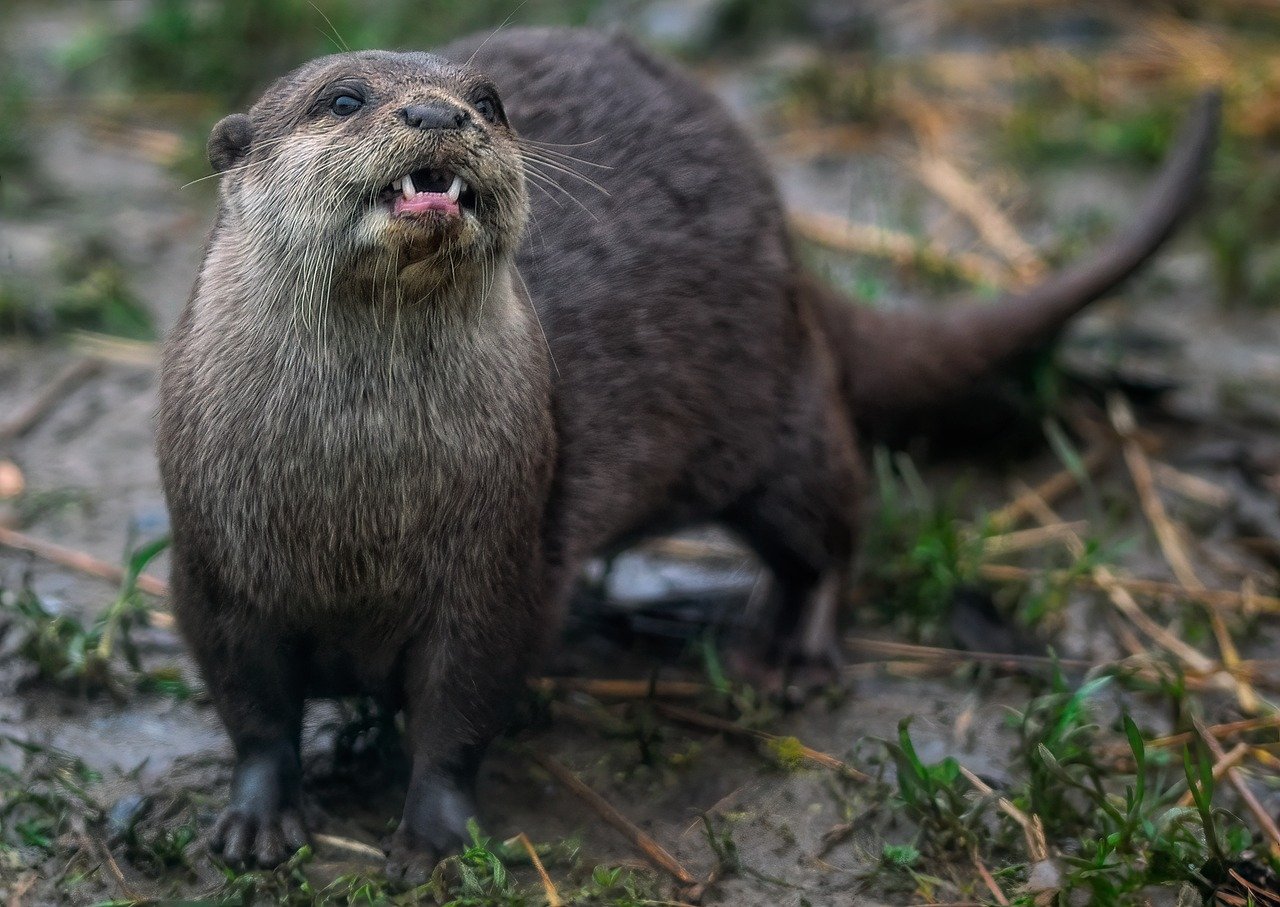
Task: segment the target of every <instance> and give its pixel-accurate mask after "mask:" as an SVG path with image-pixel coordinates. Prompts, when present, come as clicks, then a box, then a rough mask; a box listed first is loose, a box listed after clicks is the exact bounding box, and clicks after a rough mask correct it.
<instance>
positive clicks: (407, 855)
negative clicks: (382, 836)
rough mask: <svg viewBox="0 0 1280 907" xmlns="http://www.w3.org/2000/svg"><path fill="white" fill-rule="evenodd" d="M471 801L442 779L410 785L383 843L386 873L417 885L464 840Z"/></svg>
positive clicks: (469, 817)
mask: <svg viewBox="0 0 1280 907" xmlns="http://www.w3.org/2000/svg"><path fill="white" fill-rule="evenodd" d="M475 814H476V809H475V802H474V801H473V800H472V799H471V797H469V796H468V795H467V794H465V793H464V792H463V791H461V790H460V789H458V788H457V787H456V786H454V785H453V784H452V783H451V782H449V781H446V780H443V779H441V780H437V781H434V782H431V783H429V784H423V785H414V788H413V789H411V790H410V794H409V800H408V802H407V803H406V804H405V810H404V819H403V820H401V822H400V827H399V828H397V829H396V831H395V834H394V835H392V836H391V840H390V842H388V845H387V875H388V876H390V877H391V878H394V879H403V880H404V881H405V882H406V883H408V884H410V885H421V884H422V883H424V882H426V881H427V880H428V879H429V878H430V877H431V873H432V871H433V870H434V869H435V867H436V864H437V863H439V862H440V860H442V859H443V858H444V857H447V856H449V855H450V854H453V853H457V852H458V851H459V850H461V849H462V847H463V846H464V845H465V844H466V843H467V840H468V837H469V836H468V833H467V822H468V820H470V819H472V818H473V817H474V816H475Z"/></svg>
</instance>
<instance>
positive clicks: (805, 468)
mask: <svg viewBox="0 0 1280 907" xmlns="http://www.w3.org/2000/svg"><path fill="white" fill-rule="evenodd" d="M809 403H810V405H809V406H808V407H803V406H800V407H797V408H796V409H795V410H793V412H792V414H791V418H790V420H789V424H788V425H787V426H786V427H785V429H784V430H783V431H781V432H779V434H778V436H777V438H776V442H775V444H776V446H775V452H774V457H773V468H772V469H771V470H768V471H767V474H766V475H767V477H766V478H765V479H764V480H763V481H762V482H761V483H760V484H759V485H758V486H757V487H756V488H754V489H753V490H752V491H751V492H750V493H748V494H746V495H744V496H743V497H742V498H741V499H739V501H738V502H737V503H736V504H735V505H734V506H733V507H731V508H730V509H729V511H728V512H727V513H726V515H725V516H726V522H727V523H728V524H729V525H730V527H731V528H733V529H735V530H737V531H738V532H739V533H740V534H741V535H742V536H743V537H744V538H745V539H746V541H747V543H748V544H749V545H750V546H751V547H752V548H753V549H754V550H755V551H756V553H757V554H758V555H759V556H760V558H761V560H763V561H764V564H765V566H766V567H767V568H768V570H769V574H770V575H769V578H768V580H767V581H768V582H769V594H768V595H767V597H766V607H765V608H763V609H761V610H762V612H763V613H762V616H761V618H760V619H757V620H755V621H753V622H752V623H751V624H749V625H748V626H747V627H746V628H745V633H744V634H743V635H744V636H745V638H743V639H741V640H740V641H739V643H738V644H737V645H735V651H734V653H733V658H734V663H736V664H737V665H738V666H739V667H740V668H741V669H743V673H745V675H746V676H747V677H748V678H749V679H753V680H755V681H757V682H760V683H762V684H763V685H764V686H766V687H767V688H770V689H772V690H774V691H775V692H781V691H782V690H791V689H800V690H802V691H808V690H812V689H813V688H814V687H820V686H826V685H828V684H830V683H833V682H835V681H836V680H838V677H839V668H840V664H841V656H840V649H839V642H838V638H837V632H836V618H837V616H838V612H839V599H840V594H841V592H842V590H843V587H844V584H845V578H846V577H847V574H848V569H849V566H850V562H851V559H852V555H853V545H854V539H855V537H856V534H857V516H858V505H859V493H860V491H861V468H860V462H859V459H858V454H857V449H856V447H855V446H854V441H853V437H852V431H851V430H850V428H849V426H848V423H847V421H846V418H845V415H844V413H843V412H842V411H841V410H840V409H839V408H838V407H837V406H836V405H835V396H834V394H829V395H818V394H814V395H813V396H812V397H811V398H810V401H809Z"/></svg>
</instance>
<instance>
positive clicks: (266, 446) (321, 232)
mask: <svg viewBox="0 0 1280 907" xmlns="http://www.w3.org/2000/svg"><path fill="white" fill-rule="evenodd" d="M499 85H501V86H502V88H503V92H502V94H501V95H499V92H498V88H497V86H499ZM1218 106H1219V102H1218V99H1217V97H1216V96H1215V95H1213V94H1207V95H1205V96H1203V97H1202V98H1201V99H1200V100H1199V101H1198V102H1197V103H1196V106H1195V108H1194V110H1193V112H1192V114H1191V116H1190V117H1189V120H1188V124H1187V125H1186V127H1185V128H1184V131H1183V133H1182V135H1181V137H1180V139H1179V140H1178V141H1177V143H1176V145H1175V149H1174V151H1173V152H1172V153H1171V155H1170V158H1169V160H1168V162H1167V163H1166V164H1165V165H1164V168H1163V170H1162V172H1161V174H1160V175H1159V176H1158V177H1157V179H1156V182H1155V184H1154V186H1153V188H1152V189H1151V190H1150V194H1149V196H1148V198H1147V201H1146V203H1145V205H1144V207H1143V208H1142V209H1141V212H1140V213H1139V215H1138V217H1137V219H1136V221H1135V224H1134V225H1133V226H1132V227H1130V228H1128V229H1127V230H1126V231H1124V232H1122V233H1121V234H1120V235H1119V236H1117V237H1116V238H1114V239H1112V240H1111V241H1110V242H1109V243H1108V244H1107V245H1106V246H1105V247H1104V249H1103V250H1102V251H1101V252H1100V253H1098V254H1097V255H1095V257H1094V258H1092V259H1091V260H1088V261H1086V262H1085V263H1084V264H1082V265H1077V266H1075V267H1072V268H1070V269H1068V270H1066V271H1064V272H1062V273H1060V274H1057V275H1054V276H1052V277H1050V278H1049V279H1047V280H1046V281H1045V282H1044V283H1042V284H1040V285H1038V286H1036V287H1034V288H1032V289H1030V290H1027V291H1024V292H1021V293H1017V294H1012V295H1009V296H1007V297H1005V298H1003V299H1000V300H997V301H995V302H992V303H987V304H974V305H969V306H959V307H954V308H951V309H949V310H948V311H947V312H946V313H945V314H942V315H937V314H933V313H930V314H927V315H926V314H923V313H896V314H882V313H877V312H873V311H871V310H868V309H864V308H858V307H855V306H852V305H851V304H849V303H848V302H847V301H846V300H845V299H843V298H842V297H841V296H840V295H839V294H838V293H836V292H835V291H834V290H833V289H831V288H829V287H827V286H825V285H823V284H822V283H820V282H819V281H818V280H816V279H814V278H813V277H811V276H809V275H808V274H806V273H805V272H804V270H803V268H802V267H801V265H800V263H799V261H798V258H797V254H796V252H795V249H794V247H793V241H792V238H791V236H790V234H789V232H788V229H787V225H786V219H785V216H784V209H783V205H782V201H781V199H780V197H779V195H778V192H777V189H776V188H775V186H774V183H773V181H772V180H771V178H770V176H769V173H768V171H767V168H766V166H765V164H764V161H763V159H762V157H761V155H760V154H759V153H758V152H757V150H756V149H755V147H754V146H753V144H752V142H751V141H749V140H748V139H747V138H746V136H745V134H744V133H743V132H742V130H741V129H740V128H739V127H738V126H737V125H736V124H735V123H734V121H733V119H732V118H731V116H730V114H729V113H728V112H727V111H726V109H725V108H724V107H723V106H722V105H721V104H720V103H719V102H718V101H717V100H716V98H715V97H714V96H713V95H712V94H711V93H710V92H708V91H707V90H705V89H703V88H701V87H700V86H699V85H698V84H697V83H696V82H695V81H694V80H693V79H692V78H691V77H690V76H689V75H687V74H686V73H684V72H683V71H681V70H680V69H679V68H678V67H676V66H675V65H673V64H671V63H668V62H665V61H663V60H661V59H659V58H657V57H655V56H653V55H651V54H650V53H648V52H647V51H645V50H644V49H642V48H641V47H640V46H638V45H637V44H636V43H634V42H633V41H632V40H630V39H629V38H627V37H625V36H622V35H617V34H601V33H598V32H593V31H586V30H581V31H580V30H542V29H531V30H518V29H513V30H509V31H500V32H498V33H496V34H493V35H489V36H486V37H480V36H477V37H475V38H472V39H467V40H463V41H461V42H459V43H456V44H454V45H451V46H449V47H447V48H445V49H443V50H442V51H440V52H439V53H438V54H426V53H391V52H377V51H375V52H359V53H347V54H340V55H335V56H330V57H325V58H322V59H319V60H316V61H313V62H311V63H309V64H306V65H304V66H303V67H301V68H300V69H298V70H296V71H294V72H293V73H291V74H289V75H287V76H285V77H284V78H282V79H280V80H279V81H277V82H276V83H275V84H274V85H272V86H271V87H270V88H269V89H268V90H267V91H266V93H265V94H264V95H263V97H262V99H261V100H259V101H258V103H257V104H255V105H254V107H253V108H252V109H251V110H250V111H249V112H248V113H247V114H233V115H231V116H229V117H227V118H226V119H224V120H222V121H221V122H220V123H219V124H218V125H217V126H215V127H214V129H213V133H212V135H211V137H210V141H209V157H210V161H211V163H212V164H213V166H214V168H215V169H216V170H218V171H220V172H221V174H222V178H221V185H220V189H219V205H218V213H217V218H216V221H215V225H214V227H213V230H212V232H211V234H210V238H209V240H208V246H207V251H206V255H205V259H204V263H203V265H202V267H201V269H200V272H199V276H198V278H197V281H196V284H195V287H194V289H193V291H192V294H191V298H190V301H189V303H188V305H187V307H186V309H185V311H184V312H183V314H182V316H181V319H180V320H179V322H178V324H177V325H176V327H175V328H174V330H173V331H172V333H171V335H170V337H169V338H168V341H167V344H166V349H165V355H164V363H163V370H162V382H161V403H160V409H159V417H158V432H157V434H158V451H159V455H160V464H161V470H162V476H163V480H164V486H165V492H166V496H167V499H168V503H169V507H170V511H171V516H172V527H173V563H172V570H173V596H174V605H175V610H176V613H177V617H178V621H179V625H180V627H181V629H182V631H183V634H184V636H185V637H186V639H187V641H188V643H189V646H190V648H191V650H192V651H193V653H194V656H195V658H196V661H197V663H198V666H199V668H200V670H201V672H202V674H203V676H204V679H205V682H206V684H207V687H208V690H209V692H210V695H211V696H212V698H213V701H214V703H215V704H216V707H217V709H218V712H219V714H220V717H221V718H222V720H223V722H224V724H225V725H226V728H227V731H228V733H229V735H230V737H231V740H232V742H233V745H234V749H235V754H236V768H235V773H234V777H233V781H232V789H231V795H230V801H229V804H228V806H227V807H226V809H225V811H224V812H223V813H222V814H221V816H220V818H219V820H218V823H217V826H216V828H215V829H214V834H213V844H214V846H215V847H216V848H219V849H221V851H222V852H223V853H224V855H225V857H226V858H227V859H228V860H229V861H232V862H236V863H241V862H257V863H259V864H261V865H273V864H275V863H278V862H279V861H280V860H282V859H283V858H284V857H285V856H287V854H288V853H289V852H290V851H291V850H292V849H294V848H296V847H298V846H300V845H301V844H303V843H304V842H305V840H306V829H305V827H304V823H303V820H302V816H301V811H300V797H301V791H300V773H301V770H300V761H299V731H300V727H301V721H302V712H303V705H304V701H305V700H306V698H307V697H311V696H334V695H342V694H348V693H367V694H372V695H375V696H378V697H381V698H382V699H383V700H384V701H385V702H387V703H388V705H389V706H390V707H392V708H400V709H403V711H404V714H405V730H406V741H407V745H408V748H409V750H410V755H411V759H412V770H411V777H410V781H409V787H408V793H407V796H406V802H405V807H404V813H403V818H402V820H401V822H400V824H399V826H398V828H397V830H396V832H395V834H394V835H393V837H392V840H391V841H390V844H389V853H390V858H391V863H390V864H389V865H390V868H391V869H392V870H393V871H395V872H403V873H411V874H415V875H419V876H420V875H421V874H422V873H424V872H428V871H429V870H430V868H431V865H432V864H433V863H434V861H435V860H436V859H437V858H438V857H439V856H441V855H442V854H444V853H446V852H448V851H449V850H450V849H452V848H454V847H456V846H457V845H458V844H459V843H460V842H461V840H462V839H463V836H464V835H465V824H466V821H467V819H468V817H470V816H472V815H474V813H475V808H474V800H473V797H474V781H475V773H476V767H477V765H478V762H479V759H480V757H481V755H482V753H483V751H484V748H485V746H486V744H487V743H488V742H489V741H490V740H491V739H492V737H493V736H494V735H495V734H496V733H497V731H498V730H499V728H500V727H501V725H502V721H503V709H502V703H503V702H504V701H507V700H508V698H509V694H510V693H511V692H512V691H513V690H514V689H515V688H516V686H517V685H518V684H519V683H520V681H521V678H522V677H523V676H524V674H525V672H526V670H527V669H528V668H529V666H530V665H531V663H532V660H533V659H534V658H535V657H536V656H537V655H538V653H539V652H540V651H542V650H544V649H545V647H546V646H547V645H548V644H550V643H551V642H552V641H554V639H555V636H556V630H557V628H558V626H559V623H560V619H561V617H562V612H563V610H564V609H565V607H566V604H565V603H566V601H567V600H568V598H569V593H570V591H571V587H572V585H573V583H574V581H575V578H576V577H577V575H578V574H579V571H580V568H581V567H582V565H583V564H584V561H585V560H586V559H587V558H589V557H591V556H592V555H594V554H596V553H598V552H601V551H605V550H608V549H610V548H616V547H619V546H622V545H625V544H627V543H629V542H630V541H632V540H634V539H636V538H638V537H641V536H643V535H645V534H649V533H654V532H658V531H663V530H667V529H671V528H674V527H679V526H683V525H688V524H691V523H703V522H709V521H714V522H719V523H722V524H724V525H726V526H728V527H730V528H731V529H733V530H734V531H736V532H737V533H738V534H739V535H740V536H741V537H742V538H744V539H745V540H746V541H747V542H748V543H749V544H750V545H751V546H752V548H753V549H754V550H755V551H756V552H757V553H758V554H759V556H760V557H761V559H762V561H763V562H764V564H765V565H766V566H767V567H768V568H769V571H770V572H771V574H772V577H773V579H774V587H775V590H776V592H775V598H776V601H775V602H774V605H773V608H772V611H771V614H772V617H771V619H770V621H769V623H768V625H767V626H766V627H765V628H763V630H762V632H761V634H760V635H761V639H760V641H759V649H760V650H761V651H762V654H763V656H764V657H766V658H767V659H769V660H770V662H771V663H773V664H777V665H785V664H789V663H792V662H794V661H807V662H815V661H819V662H820V661H821V660H823V659H830V658H834V657H835V656H834V652H833V647H834V645H835V634H834V626H833V621H834V618H835V614H836V602H837V600H838V593H839V590H840V585H841V579H842V576H843V574H844V571H845V569H846V567H847V565H848V563H849V562H850V560H851V556H852V554H853V552H854V548H855V543H856V539H857V513H858V509H859V503H860V500H861V497H862V494H863V491H864V485H865V483H864V478H863V472H862V465H861V458H860V452H859V444H860V443H861V442H862V441H863V440H864V439H865V437H866V436H867V433H868V432H871V433H873V434H874V432H876V431H878V430H880V428H881V427H883V426H885V425H888V424H890V423H892V422H894V420H897V419H901V418H903V417H906V416H908V415H910V414H913V413H919V412H922V411H927V410H928V409H929V408H932V407H938V406H945V405H946V404H947V403H948V401H950V400H953V399H955V398H956V397H957V395H959V394H961V393H963V392H964V391H965V390H966V389H967V388H969V387H970V386H971V385H972V384H973V383H974V382H975V381H976V380H978V379H979V378H982V377H984V376H986V375H989V374H991V373H993V372H995V371H997V370H998V369H1000V368H1001V367H1002V366H1004V365H1006V364H1007V363H1009V362H1010V361H1011V360H1012V359H1014V358H1015V357H1016V356H1018V355H1019V354H1023V353H1025V352H1026V351H1027V350H1029V349H1030V348H1033V347H1034V346H1036V345H1038V344H1041V343H1043V342H1045V341H1046V340H1048V339H1049V338H1051V336H1052V335H1053V334H1054V333H1055V331H1057V330H1058V329H1059V328H1060V327H1061V326H1062V325H1063V324H1064V323H1065V322H1066V321H1067V319H1068V318H1069V317H1070V316H1071V315H1072V314H1074V313H1075V312H1077V311H1079V310H1080V309H1081V308H1082V307H1084V306H1085V305H1086V304H1087V303H1088V302H1090V301H1091V300H1093V299H1096V298H1097V297H1098V296H1100V295H1101V294H1103V293H1104V292H1105V291H1107V290H1108V289H1110V288H1112V287H1114V286H1115V285H1116V284H1117V283H1119V282H1120V281H1121V280H1123V279H1124V278H1125V277H1126V276H1127V275H1129V274H1130V273H1132V272H1133V271H1134V270H1135V269H1136V268H1137V267H1138V266H1139V265H1140V264H1141V263H1142V262H1143V261H1144V260H1146V259H1147V258H1148V257H1149V256H1150V255H1151V254H1152V253H1153V252H1154V251H1155V250H1156V249H1157V248H1158V247H1159V246H1160V244H1161V243H1162V242H1163V240H1164V239H1165V238H1166V237H1167V236H1168V235H1169V234H1170V233H1171V232H1172V230H1173V229H1174V227H1175V226H1176V224H1177V223H1178V222H1179V220H1180V219H1181V218H1182V217H1183V216H1184V215H1185V213H1186V212H1187V210H1188V209H1189V207H1190V206H1191V202H1192V200H1193V198H1194V196H1195V194H1196V190H1197V187H1198V185H1199V183H1200V182H1201V179H1202V174H1203V172H1204V170H1205V168H1206V164H1207V162H1208V160H1209V158H1210V156H1211V153H1212V149H1213V146H1214V143H1215V133H1216V124H1217V119H1218ZM563 149H577V150H578V153H579V154H580V155H582V156H583V157H584V158H587V159H589V160H590V162H591V164H592V165H593V166H591V168H590V171H589V174H590V176H589V178H590V179H591V180H592V181H594V182H596V183H598V190H597V189H593V188H589V187H587V186H586V184H585V183H582V184H578V183H573V182H572V180H571V179H569V178H567V177H566V175H564V174H556V173H555V172H554V170H555V168H558V167H562V166H573V164H574V162H569V161H567V159H566V158H564V157H561V156H559V154H560V153H563ZM543 164H545V165H548V166H550V167H551V168H552V170H551V171H547V170H546V169H545V168H544V169H542V170H540V169H539V167H540V166H541V165H543ZM549 173H550V174H551V175H559V176H562V177H565V178H563V179H561V180H560V187H559V188H557V187H555V186H552V185H550V184H549V183H548V182H547V177H548V174H549ZM565 184H570V185H571V186H572V188H568V189H567V190H566V191H562V190H565V189H566V186H565ZM570 196H571V197H570ZM526 222H527V225H528V226H527V229H526Z"/></svg>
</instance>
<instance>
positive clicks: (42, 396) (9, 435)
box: [0, 356, 102, 444]
mask: <svg viewBox="0 0 1280 907" xmlns="http://www.w3.org/2000/svg"><path fill="white" fill-rule="evenodd" d="M100 371H102V360H101V359H97V358H95V357H92V356H91V357H89V358H86V359H81V360H80V361H79V362H75V363H73V364H71V365H69V366H67V367H66V368H64V369H63V370H62V371H60V372H58V374H57V375H55V376H54V378H53V380H52V381H50V382H49V383H48V384H46V385H45V386H44V388H42V389H41V391H40V393H39V394H38V395H37V396H36V398H35V399H34V400H32V401H31V402H30V403H29V404H28V405H27V406H26V407H25V408H24V409H22V410H21V411H19V413H18V414H17V415H16V416H14V417H13V418H12V419H10V420H9V421H8V422H5V423H4V424H3V425H0V444H7V443H8V442H10V441H15V440H17V439H18V438H21V437H22V436H23V435H25V434H27V433H28V432H30V431H31V430H32V429H34V428H35V427H36V426H37V425H39V424H40V423H41V422H42V421H44V419H45V417H46V416H48V415H49V413H51V412H53V410H54V409H55V408H57V406H58V404H59V403H61V402H62V401H63V400H65V399H66V398H67V397H68V396H69V395H70V394H71V392H72V391H74V390H75V389H76V388H78V387H79V386H80V385H81V384H83V383H84V382H85V381H88V380H89V379H90V378H92V377H93V376H94V375H96V374H98V373H99V372H100Z"/></svg>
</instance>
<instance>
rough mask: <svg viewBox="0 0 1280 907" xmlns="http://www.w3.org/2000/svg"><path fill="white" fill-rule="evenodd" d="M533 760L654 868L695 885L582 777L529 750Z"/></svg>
mask: <svg viewBox="0 0 1280 907" xmlns="http://www.w3.org/2000/svg"><path fill="white" fill-rule="evenodd" d="M529 752H530V756H531V757H532V759H533V761H534V762H536V763H538V765H540V766H542V768H544V769H545V770H546V771H547V772H548V773H549V774H551V776H552V777H554V778H555V779H556V780H557V781H559V782H560V783H561V784H563V785H564V786H565V787H566V788H568V789H569V791H570V792H571V793H572V794H573V795H574V796H575V797H577V798H578V799H579V800H581V801H582V802H583V803H585V804H586V805H587V806H589V807H590V808H591V809H592V810H593V811H594V812H595V813H596V814H597V815H598V816H600V818H602V819H604V820H605V821H606V822H608V823H609V824H610V825H612V826H613V827H614V828H615V829H617V830H618V831H619V832H620V833H621V834H622V835H623V836H624V837H625V838H626V839H627V840H628V841H630V842H631V843H632V844H634V845H635V846H636V847H637V848H639V849H640V851H641V853H643V854H644V855H645V857H646V858H647V859H648V860H649V862H651V863H652V864H653V865H654V866H656V867H658V868H659V869H661V870H663V871H665V872H667V873H669V874H670V875H671V876H672V878H674V879H675V880H676V881H678V882H680V883H681V884H682V885H690V886H692V885H697V884H698V880H697V879H695V878H694V877H693V876H692V875H691V874H690V873H689V870H687V869H685V868H684V867H683V866H681V865H680V863H679V861H677V860H676V858H675V857H673V856H672V855H671V854H670V853H668V852H667V851H666V849H665V848H664V847H663V846H662V845H661V844H659V843H658V842H657V841H655V840H654V839H653V838H651V837H649V835H647V834H645V832H644V831H643V830H642V829H640V828H639V827H638V826H637V825H636V824H635V823H634V822H632V821H631V820H630V819H628V818H627V817H626V816H624V815H623V814H622V813H621V812H619V811H618V810H617V808H616V807H615V806H614V805H613V804H612V803H610V802H609V801H608V800H606V799H605V798H604V797H602V796H600V795H599V794H598V793H596V792H595V791H594V790H592V789H591V788H590V787H589V786H588V785H587V784H586V783H585V782H584V781H583V780H582V779H581V778H579V777H578V776H577V775H575V774H574V773H573V772H571V771H569V769H568V768H567V767H566V766H564V765H563V764H561V763H560V762H559V761H558V760H557V759H555V758H553V757H551V756H549V755H547V754H546V753H541V752H538V751H537V750H530V751H529Z"/></svg>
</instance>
